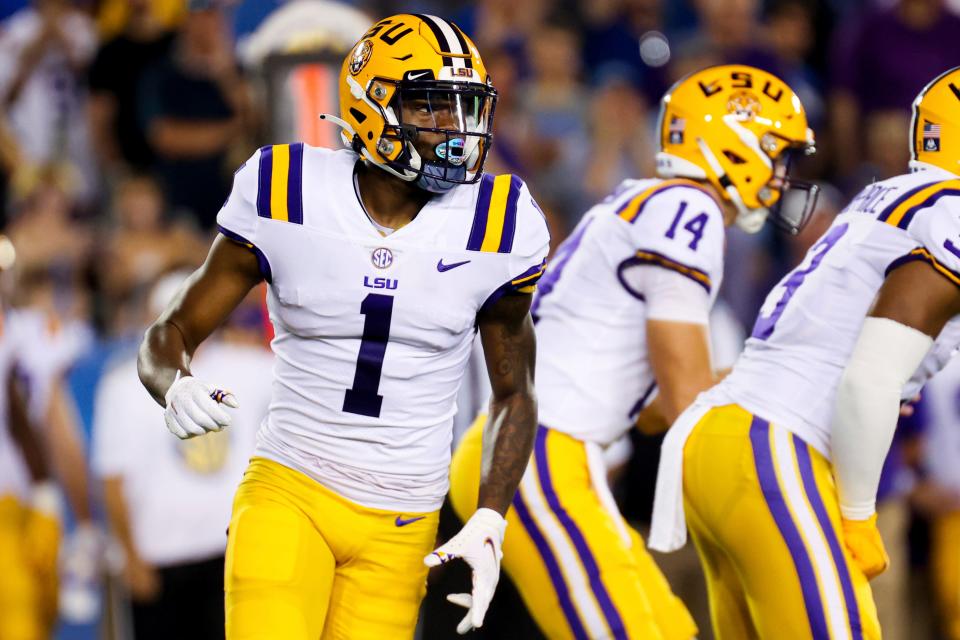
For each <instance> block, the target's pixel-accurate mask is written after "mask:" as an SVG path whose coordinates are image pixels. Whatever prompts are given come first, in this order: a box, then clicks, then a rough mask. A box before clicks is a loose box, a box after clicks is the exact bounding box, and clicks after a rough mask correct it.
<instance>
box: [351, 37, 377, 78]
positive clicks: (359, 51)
mask: <svg viewBox="0 0 960 640" xmlns="http://www.w3.org/2000/svg"><path fill="white" fill-rule="evenodd" d="M371 54H373V43H372V42H370V41H369V40H361V41H360V43H359V44H357V46H356V47H354V48H353V54H352V55H351V56H350V73H351V74H352V75H357V74H358V73H360V72H361V71H363V68H364V67H365V66H367V63H368V62H370V56H371Z"/></svg>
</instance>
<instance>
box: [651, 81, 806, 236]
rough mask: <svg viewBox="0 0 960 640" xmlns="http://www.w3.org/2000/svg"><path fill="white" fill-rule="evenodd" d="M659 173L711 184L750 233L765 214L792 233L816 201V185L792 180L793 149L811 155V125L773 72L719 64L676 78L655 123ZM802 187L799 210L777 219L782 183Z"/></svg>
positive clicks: (798, 102)
mask: <svg viewBox="0 0 960 640" xmlns="http://www.w3.org/2000/svg"><path fill="white" fill-rule="evenodd" d="M657 128H658V135H659V140H658V146H659V152H658V154H657V173H658V175H660V176H661V177H665V178H671V177H686V178H693V179H696V180H705V181H708V182H709V183H710V184H712V185H713V186H714V187H716V189H717V190H718V191H719V192H720V194H721V195H722V196H723V198H725V199H726V200H728V201H730V202H732V203H733V204H734V205H735V206H736V208H737V210H738V216H737V224H738V226H740V227H742V228H743V229H744V230H746V231H748V232H756V231H758V230H759V229H760V227H762V226H763V222H764V221H765V220H766V218H767V216H768V215H769V214H771V213H772V214H774V219H775V220H777V221H778V222H780V223H781V224H782V225H783V226H786V227H787V228H789V229H790V230H791V231H793V232H796V231H798V230H799V228H800V227H801V226H802V225H803V223H804V222H805V221H806V219H807V218H808V217H809V215H810V213H811V212H812V210H813V207H814V205H815V203H816V194H817V187H816V186H815V185H811V184H808V183H803V182H799V181H796V180H790V179H789V177H788V175H787V173H788V170H789V159H790V156H791V155H792V153H793V152H795V151H801V152H803V153H806V154H810V153H813V152H814V150H815V147H814V138H813V131H812V130H811V129H810V127H809V125H808V124H807V115H806V112H805V111H804V109H803V105H802V104H801V103H800V99H799V98H798V97H797V95H796V93H794V92H793V90H792V89H791V88H790V87H789V86H788V85H787V84H786V83H785V82H783V81H782V80H781V79H780V78H778V77H776V76H775V75H773V74H771V73H768V72H766V71H763V70H762V69H757V68H756V67H750V66H746V65H720V66H715V67H708V68H706V69H703V70H701V71H696V72H694V73H691V74H690V75H688V76H686V77H684V78H682V79H681V80H679V81H678V82H677V83H676V84H674V85H673V87H671V88H670V90H669V91H668V92H667V93H666V95H664V97H663V100H662V101H661V106H660V120H659V123H658V127H657ZM791 188H793V189H798V190H800V191H806V192H807V198H806V201H805V202H804V204H803V205H802V209H800V211H799V213H795V214H794V215H792V216H790V218H789V219H787V218H785V217H782V216H781V215H780V214H781V211H780V209H781V207H779V206H778V204H780V201H781V199H782V198H781V196H782V195H783V194H784V193H785V192H786V191H787V190H788V189H791Z"/></svg>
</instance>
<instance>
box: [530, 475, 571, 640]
mask: <svg viewBox="0 0 960 640" xmlns="http://www.w3.org/2000/svg"><path fill="white" fill-rule="evenodd" d="M513 508H514V509H515V510H516V512H517V517H519V518H520V524H522V525H523V528H524V529H526V530H527V533H528V534H529V535H530V539H531V540H533V544H534V546H536V547H537V551H538V552H540V558H541V559H542V560H543V564H544V565H546V567H547V573H548V574H549V575H550V582H552V583H553V589H554V591H555V592H556V594H557V600H559V602H560V609H561V610H562V611H563V615H564V617H566V619H567V623H568V624H569V625H570V630H571V631H572V632H573V637H574V638H576V639H577V640H581V639H582V640H587V638H589V637H590V636H588V635H587V631H586V629H584V627H583V622H581V621H580V616H579V615H578V614H577V610H576V608H575V607H574V606H573V601H572V600H571V599H570V587H568V586H567V583H566V581H565V580H564V579H563V572H562V571H561V570H560V564H559V563H558V562H557V557H556V556H555V555H553V550H552V549H551V548H550V545H549V544H547V540H546V538H544V537H543V532H542V531H540V528H539V527H537V523H536V522H535V521H534V519H533V517H532V516H531V515H530V509H529V508H528V507H527V504H526V502H524V500H523V489H522V488H520V489H518V490H517V492H516V493H515V494H514V496H513Z"/></svg>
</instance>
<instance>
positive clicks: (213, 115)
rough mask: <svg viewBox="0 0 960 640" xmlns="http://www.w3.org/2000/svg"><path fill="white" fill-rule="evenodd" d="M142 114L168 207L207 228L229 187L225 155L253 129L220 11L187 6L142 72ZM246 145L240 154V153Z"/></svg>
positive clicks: (245, 89) (228, 162)
mask: <svg viewBox="0 0 960 640" xmlns="http://www.w3.org/2000/svg"><path fill="white" fill-rule="evenodd" d="M141 91H142V94H141V96H140V99H139V102H140V109H141V119H142V123H143V126H144V127H145V129H146V132H147V140H148V141H149V143H150V147H151V148H152V150H153V153H154V154H156V157H157V162H156V165H155V170H156V172H157V175H158V176H159V177H160V179H161V182H162V184H163V185H164V187H165V189H166V192H167V197H168V201H169V203H170V205H171V206H172V207H173V208H174V210H182V211H184V212H187V213H189V214H190V215H192V216H193V217H194V219H195V220H196V221H197V222H198V224H199V225H200V226H201V227H203V228H204V229H210V228H212V227H213V225H214V223H215V221H216V215H217V211H219V209H220V206H221V205H222V204H223V202H224V200H225V199H226V197H227V194H228V192H229V190H230V179H229V176H230V170H229V169H228V166H235V165H239V163H240V162H239V161H237V162H233V163H232V164H231V162H232V160H230V159H229V158H228V155H229V152H230V151H231V149H232V148H235V145H237V144H240V145H243V143H244V142H246V138H247V136H248V134H249V133H250V131H251V126H252V104H251V101H250V99H249V91H248V87H247V84H246V82H245V81H244V79H243V77H242V76H241V74H240V70H239V67H238V63H237V60H236V56H235V54H234V48H233V42H232V41H231V38H230V35H229V34H228V33H227V25H226V19H225V17H224V15H223V10H222V9H220V8H219V7H218V6H215V5H212V6H209V7H207V8H204V9H200V10H196V11H191V12H190V13H189V14H188V15H187V19H186V21H185V22H184V25H183V29H182V31H181V32H180V34H179V36H178V37H177V40H176V42H175V43H174V47H173V49H172V51H171V54H170V55H169V56H168V57H167V58H166V59H165V60H163V61H161V62H159V63H157V64H156V65H154V66H153V67H152V68H151V69H150V70H149V71H147V73H146V74H145V76H144V79H143V84H142V85H141ZM248 151H249V149H244V150H243V151H242V153H243V155H244V156H246V155H247V153H248Z"/></svg>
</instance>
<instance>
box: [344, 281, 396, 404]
mask: <svg viewBox="0 0 960 640" xmlns="http://www.w3.org/2000/svg"><path fill="white" fill-rule="evenodd" d="M360 313H362V314H363V315H364V321H363V337H362V338H361V340H360V354H359V355H358V356H357V372H356V373H355V374H354V376H353V387H351V388H350V389H347V390H346V392H345V393H344V396H343V410H344V411H346V412H347V413H356V414H359V415H361V416H370V417H371V418H379V417H380V407H381V405H382V404H383V396H381V395H380V394H378V393H377V390H378V389H379V388H380V374H381V373H382V372H383V356H384V354H385V353H386V352H387V341H388V340H389V339H390V321H391V319H392V317H393V296H385V295H383V294H380V293H371V294H368V295H367V297H366V298H364V299H363V302H362V303H361V304H360Z"/></svg>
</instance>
